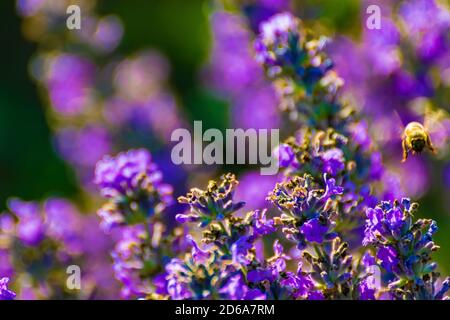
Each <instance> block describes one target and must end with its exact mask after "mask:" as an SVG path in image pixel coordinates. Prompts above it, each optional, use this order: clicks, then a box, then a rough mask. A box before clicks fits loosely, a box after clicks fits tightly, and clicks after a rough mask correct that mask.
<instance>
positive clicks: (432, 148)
mask: <svg viewBox="0 0 450 320" xmlns="http://www.w3.org/2000/svg"><path fill="white" fill-rule="evenodd" d="M426 143H427V147H428V149H429V150H430V151H431V152H432V153H433V154H436V153H437V151H436V148H435V147H434V146H433V144H432V143H431V139H430V136H427V141H426Z"/></svg>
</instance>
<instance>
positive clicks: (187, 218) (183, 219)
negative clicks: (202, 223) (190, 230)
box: [175, 213, 200, 223]
mask: <svg viewBox="0 0 450 320" xmlns="http://www.w3.org/2000/svg"><path fill="white" fill-rule="evenodd" d="M175 220H177V222H179V223H187V222H196V221H199V220H200V216H198V215H195V214H185V213H179V214H177V215H176V216H175Z"/></svg>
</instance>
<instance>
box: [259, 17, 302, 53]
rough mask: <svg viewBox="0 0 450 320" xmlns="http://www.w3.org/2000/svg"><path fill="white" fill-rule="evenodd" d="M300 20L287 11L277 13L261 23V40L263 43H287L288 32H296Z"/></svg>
mask: <svg viewBox="0 0 450 320" xmlns="http://www.w3.org/2000/svg"><path fill="white" fill-rule="evenodd" d="M299 27H300V20H299V19H298V18H297V17H295V16H293V15H292V14H291V13H289V12H284V13H278V14H276V15H274V16H272V17H271V18H270V19H269V20H267V21H265V22H263V23H261V25H260V32H261V40H262V42H263V43H264V44H265V45H269V46H270V45H275V44H277V43H285V44H287V41H288V38H289V35H290V34H298V32H299Z"/></svg>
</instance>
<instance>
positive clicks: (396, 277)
mask: <svg viewBox="0 0 450 320" xmlns="http://www.w3.org/2000/svg"><path fill="white" fill-rule="evenodd" d="M417 208H418V204H417V203H411V202H410V200H409V199H406V198H404V199H402V200H401V201H397V200H396V201H394V202H389V201H385V202H381V204H380V205H378V206H377V207H375V208H369V209H367V220H366V228H365V231H364V233H365V237H364V241H363V244H364V245H372V246H374V247H375V251H376V259H377V260H378V262H379V263H380V265H381V266H382V268H383V269H385V270H386V271H387V272H388V273H390V274H392V276H391V279H390V281H389V285H388V288H389V291H390V294H391V295H392V297H393V298H394V299H413V300H416V299H426V300H429V299H438V300H439V299H443V298H444V295H445V293H446V292H447V291H448V289H450V278H447V279H446V280H445V281H444V282H443V285H442V287H441V288H440V289H438V287H437V283H436V281H437V279H438V277H439V275H438V274H437V273H436V272H435V269H436V267H437V265H436V263H435V262H433V261H432V259H431V253H432V252H434V251H436V250H438V249H439V247H438V246H436V245H435V244H434V242H433V234H434V233H435V232H436V231H437V229H438V228H437V224H436V222H435V221H433V220H429V219H419V220H417V221H414V220H413V214H414V213H415V212H416V211H417Z"/></svg>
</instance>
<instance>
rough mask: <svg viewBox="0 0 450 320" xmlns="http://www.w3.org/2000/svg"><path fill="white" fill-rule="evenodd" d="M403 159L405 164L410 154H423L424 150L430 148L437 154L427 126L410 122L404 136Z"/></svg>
mask: <svg viewBox="0 0 450 320" xmlns="http://www.w3.org/2000/svg"><path fill="white" fill-rule="evenodd" d="M402 148H403V158H402V162H405V161H406V159H407V158H408V153H409V152H410V151H411V152H412V154H416V153H421V152H422V151H423V149H425V148H428V150H430V151H431V152H432V153H434V154H436V149H435V147H434V146H433V143H432V142H431V138H430V135H429V133H428V132H427V130H426V128H425V126H423V125H422V124H421V123H419V122H415V121H414V122H410V123H409V124H408V125H407V126H406V127H405V130H404V131H403V136H402Z"/></svg>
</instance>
